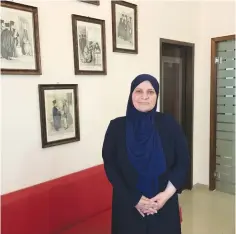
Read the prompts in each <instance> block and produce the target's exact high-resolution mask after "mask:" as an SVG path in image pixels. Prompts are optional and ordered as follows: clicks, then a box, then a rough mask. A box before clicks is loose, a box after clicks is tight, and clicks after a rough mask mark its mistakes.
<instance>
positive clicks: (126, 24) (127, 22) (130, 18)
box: [115, 4, 135, 50]
mask: <svg viewBox="0 0 236 234" xmlns="http://www.w3.org/2000/svg"><path fill="white" fill-rule="evenodd" d="M115 15H116V47H117V48H122V49H132V50H134V49H135V38H134V20H135V18H134V9H133V8H130V7H126V6H122V5H119V4H115Z"/></svg>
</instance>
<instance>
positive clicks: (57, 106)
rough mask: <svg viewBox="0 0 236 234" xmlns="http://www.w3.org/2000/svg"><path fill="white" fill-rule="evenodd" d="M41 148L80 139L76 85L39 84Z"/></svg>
mask: <svg viewBox="0 0 236 234" xmlns="http://www.w3.org/2000/svg"><path fill="white" fill-rule="evenodd" d="M38 90H39V108H40V122H41V138H42V148H46V147H51V146H56V145H61V144H66V143H70V142H75V141H79V140H80V129H79V113H78V112H79V110H78V85H77V84H45V85H39V86H38Z"/></svg>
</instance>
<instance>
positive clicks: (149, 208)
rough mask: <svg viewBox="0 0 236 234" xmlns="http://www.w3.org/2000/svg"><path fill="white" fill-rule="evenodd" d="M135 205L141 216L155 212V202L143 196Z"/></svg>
mask: <svg viewBox="0 0 236 234" xmlns="http://www.w3.org/2000/svg"><path fill="white" fill-rule="evenodd" d="M135 207H136V209H137V210H138V211H139V213H140V214H141V215H142V216H143V217H144V216H145V214H154V213H157V204H156V203H155V202H152V201H151V200H150V199H148V198H147V197H145V196H142V197H141V199H140V201H139V203H138V204H137V205H136V206H135Z"/></svg>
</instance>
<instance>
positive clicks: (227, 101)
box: [217, 97, 236, 105]
mask: <svg viewBox="0 0 236 234" xmlns="http://www.w3.org/2000/svg"><path fill="white" fill-rule="evenodd" d="M235 101H236V100H235V97H217V104H228V105H234V104H235Z"/></svg>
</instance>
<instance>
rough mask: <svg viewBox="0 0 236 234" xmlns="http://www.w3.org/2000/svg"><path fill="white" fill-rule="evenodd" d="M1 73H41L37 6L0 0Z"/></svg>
mask: <svg viewBox="0 0 236 234" xmlns="http://www.w3.org/2000/svg"><path fill="white" fill-rule="evenodd" d="M1 73H2V74H7V75H41V74H42V72H41V59H40V41H39V25H38V9H37V7H33V6H28V5H23V4H20V3H15V2H9V1H2V2H1Z"/></svg>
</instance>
